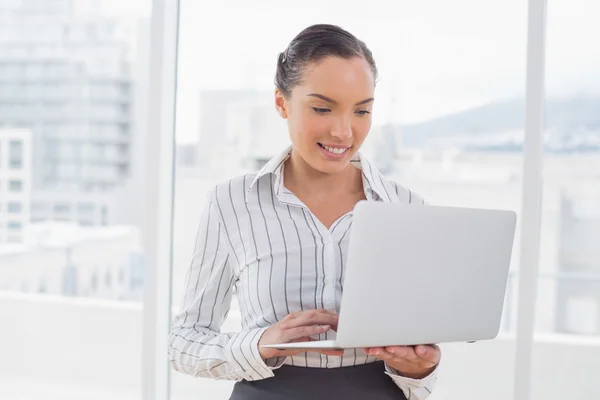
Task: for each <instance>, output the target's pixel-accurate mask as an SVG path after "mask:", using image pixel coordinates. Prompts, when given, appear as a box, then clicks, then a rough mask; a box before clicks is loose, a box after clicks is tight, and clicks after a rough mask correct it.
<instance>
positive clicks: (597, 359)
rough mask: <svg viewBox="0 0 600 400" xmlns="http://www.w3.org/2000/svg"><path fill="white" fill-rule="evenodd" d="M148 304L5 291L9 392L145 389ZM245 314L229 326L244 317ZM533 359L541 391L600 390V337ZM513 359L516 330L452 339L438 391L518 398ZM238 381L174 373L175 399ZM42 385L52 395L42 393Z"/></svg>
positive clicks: (446, 399) (219, 391)
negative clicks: (480, 338)
mask: <svg viewBox="0 0 600 400" xmlns="http://www.w3.org/2000/svg"><path fill="white" fill-rule="evenodd" d="M141 307H142V305H141V303H121V302H119V303H116V302H104V301H102V302H101V301H93V300H82V299H77V300H75V299H63V298H56V297H51V296H31V295H22V294H11V293H6V292H0V326H1V327H2V329H0V354H1V355H2V357H0V398H2V399H4V400H16V399H19V400H21V399H30V398H31V399H33V398H44V399H45V400H52V399H54V398H57V399H61V400H70V399H80V398H93V399H96V398H98V399H99V398H102V397H100V396H101V395H103V396H105V397H104V398H109V397H110V398H111V399H116V400H120V399H123V400H124V399H127V400H133V399H140V398H141V389H140V388H141V360H142V351H143V349H142V346H141V337H142V313H141ZM237 315H238V314H237V312H235V311H234V310H232V312H231V313H230V318H229V320H228V322H227V326H225V327H224V329H225V330H230V329H234V328H235V327H236V326H238V324H239V320H237V319H236V317H237ZM166 348H167V344H166V343H165V357H166ZM534 361H535V362H534V374H533V379H534V384H533V388H534V396H533V399H540V400H541V399H543V400H559V399H560V400H563V399H572V400H592V399H598V398H600V385H598V384H597V382H596V380H597V376H598V372H599V371H600V338H587V339H586V338H581V337H579V338H577V337H566V336H557V335H547V336H538V337H537V340H536V344H535V346H534ZM513 363H514V341H513V340H512V339H511V338H508V337H504V338H499V339H496V340H493V341H489V342H482V343H476V344H452V345H445V346H443V364H442V367H441V370H440V372H441V375H440V379H439V382H438V387H437V389H436V391H435V392H434V396H432V399H433V400H450V399H452V400H458V399H460V400H476V399H477V400H481V399H485V400H506V399H510V398H512V381H513V371H514V366H513ZM231 386H232V382H223V381H209V380H205V379H194V378H191V377H186V376H182V375H181V374H178V373H174V374H173V382H172V387H173V399H174V400H188V399H189V400H191V399H211V400H219V399H227V398H228V395H229V393H230V390H231ZM40 388H43V390H45V393H44V396H43V397H35V396H36V394H35V393H37V392H39V391H40V390H42V389H40ZM16 393H18V394H19V395H18V396H16V395H15V394H16ZM31 393H33V394H31ZM92 394H93V395H94V396H97V397H92ZM78 396H79V397H78ZM107 396H109V397H107Z"/></svg>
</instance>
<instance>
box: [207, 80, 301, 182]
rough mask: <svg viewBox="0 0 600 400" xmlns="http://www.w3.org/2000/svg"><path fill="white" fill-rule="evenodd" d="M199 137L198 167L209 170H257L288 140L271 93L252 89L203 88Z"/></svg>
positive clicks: (284, 123)
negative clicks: (204, 89) (205, 89)
mask: <svg viewBox="0 0 600 400" xmlns="http://www.w3.org/2000/svg"><path fill="white" fill-rule="evenodd" d="M199 140H200V141H199V151H198V160H199V163H200V166H203V167H205V168H208V169H209V170H211V171H222V170H227V169H232V168H233V169H234V170H235V169H236V168H246V169H251V170H252V169H260V166H261V165H260V164H261V163H263V162H265V161H268V160H269V159H270V158H271V157H273V156H274V155H276V154H278V153H279V152H281V151H282V149H284V148H285V146H287V145H288V144H289V142H290V139H289V136H288V129H287V125H286V121H285V120H284V119H282V118H281V117H280V116H279V115H278V114H277V112H276V111H275V98H274V94H273V93H271V92H260V91H254V90H207V91H203V92H202V93H201V94H200V135H199ZM231 172H234V171H231Z"/></svg>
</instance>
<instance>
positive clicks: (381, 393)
mask: <svg viewBox="0 0 600 400" xmlns="http://www.w3.org/2000/svg"><path fill="white" fill-rule="evenodd" d="M273 373H274V374H275V376H274V377H271V378H267V379H262V380H258V381H241V382H237V383H236V384H235V385H234V388H233V393H232V394H231V397H230V400H321V399H323V400H338V399H340V400H359V399H360V400H363V399H364V400H392V399H394V400H406V397H405V396H404V393H403V392H402V389H400V388H399V387H398V386H397V385H396V384H395V383H394V381H393V380H392V378H390V377H389V376H388V375H387V374H386V373H385V367H384V364H383V362H382V361H376V362H372V363H369V364H362V365H357V366H353V367H340V368H331V369H330V368H307V367H293V366H290V365H283V366H282V367H281V368H279V369H276V370H275V371H273Z"/></svg>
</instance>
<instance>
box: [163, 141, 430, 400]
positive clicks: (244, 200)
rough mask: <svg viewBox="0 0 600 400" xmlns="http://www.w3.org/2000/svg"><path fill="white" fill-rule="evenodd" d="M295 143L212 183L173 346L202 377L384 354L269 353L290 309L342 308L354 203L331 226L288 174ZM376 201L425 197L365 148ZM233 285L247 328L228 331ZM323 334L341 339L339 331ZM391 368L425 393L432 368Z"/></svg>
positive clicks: (179, 359) (246, 375)
mask: <svg viewBox="0 0 600 400" xmlns="http://www.w3.org/2000/svg"><path fill="white" fill-rule="evenodd" d="M289 155H290V149H287V150H286V151H285V152H283V153H282V154H281V155H280V156H278V157H275V158H273V159H272V160H271V161H269V162H268V163H267V164H266V165H265V166H264V168H262V170H261V171H259V172H258V173H254V174H248V175H245V176H240V177H236V178H233V179H231V180H229V181H227V182H225V183H222V184H219V185H217V186H216V187H215V188H213V189H212V190H211V191H210V193H209V195H208V199H207V206H206V207H205V210H204V212H203V216H202V218H201V221H200V227H199V230H198V234H197V239H196V245H195V249H194V254H193V257H192V262H191V266H190V268H189V271H188V273H187V278H186V289H185V292H184V299H183V303H182V306H181V309H180V311H179V313H178V314H177V315H176V317H175V318H174V321H173V327H172V332H171V335H170V338H169V342H170V343H169V356H170V360H171V364H172V366H173V368H174V369H175V370H177V371H180V372H183V373H186V374H189V375H192V376H198V377H209V378H214V379H231V380H237V381H240V380H244V379H245V380H249V381H250V380H259V379H266V378H269V377H272V376H274V373H273V370H274V369H277V368H279V367H280V366H281V365H283V364H289V365H295V366H302V367H312V368H338V367H345V366H352V365H357V364H361V363H369V362H374V361H376V360H375V358H373V357H371V356H368V355H366V354H364V353H363V352H362V350H360V349H358V350H356V349H348V350H346V351H345V352H344V354H343V356H341V357H340V356H326V355H323V354H320V353H316V352H305V353H300V354H297V355H295V356H290V357H279V358H274V359H268V360H266V361H263V360H262V359H261V357H260V353H259V351H258V341H259V339H260V337H261V335H262V333H263V332H264V331H265V330H266V329H267V328H268V327H269V326H270V325H272V324H274V323H275V322H277V321H279V320H281V319H282V318H284V317H285V316H286V315H288V314H290V313H292V312H295V311H303V310H311V309H330V310H335V311H336V312H338V313H339V310H340V302H341V298H342V292H343V289H344V271H345V263H346V257H347V254H348V242H349V239H350V234H351V232H352V212H349V213H347V214H345V215H343V216H342V217H340V218H339V219H338V220H337V221H335V222H334V223H333V224H332V225H331V227H330V229H327V228H326V227H325V226H324V225H323V224H322V223H321V222H320V221H319V220H318V219H317V218H316V217H315V216H314V215H313V214H312V213H311V211H310V210H309V209H308V208H307V207H306V206H305V205H304V204H303V203H302V202H301V201H300V200H299V199H298V198H297V197H296V196H295V195H294V194H293V193H292V192H291V191H289V190H288V189H286V187H285V185H284V182H283V169H284V162H285V160H287V158H288V157H289ZM351 162H352V165H353V166H355V167H356V168H359V169H361V170H362V177H363V187H364V190H365V196H366V198H367V200H369V201H385V202H393V203H414V204H418V205H421V204H426V202H425V200H424V199H423V197H421V196H420V195H418V194H417V193H414V192H412V191H410V190H409V189H405V188H404V187H402V186H400V185H398V184H396V183H394V182H392V181H390V180H387V179H386V178H384V177H383V176H382V174H381V173H380V172H379V171H378V170H377V169H376V168H375V167H374V166H373V165H372V164H371V163H369V161H368V160H366V159H365V158H364V157H362V156H361V155H360V154H357V155H356V156H355V158H354V159H353V160H352V161H351ZM234 289H235V291H236V293H237V297H238V301H239V304H240V312H241V316H242V331H241V332H231V333H222V332H221V331H220V328H221V325H222V323H223V321H224V320H225V318H226V316H227V313H228V311H229V308H230V305H231V301H232V296H233V295H234V293H233V292H234ZM319 339H329V340H331V339H335V332H334V331H329V332H327V333H325V334H322V335H321V337H320V338H319ZM386 373H387V374H388V375H389V376H390V377H391V379H393V380H394V382H395V383H396V384H397V385H398V386H399V388H400V389H402V390H403V391H404V393H405V395H406V397H407V398H411V399H419V400H423V399H426V398H427V397H428V396H429V394H430V393H431V390H432V389H433V385H434V383H435V380H436V379H437V376H436V373H435V372H434V373H433V374H431V375H430V376H428V377H426V378H425V379H422V380H415V379H409V378H406V377H402V376H399V375H398V374H396V373H395V372H394V371H393V370H392V369H391V368H390V367H389V366H387V365H386Z"/></svg>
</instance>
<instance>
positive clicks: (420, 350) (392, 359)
mask: <svg viewBox="0 0 600 400" xmlns="http://www.w3.org/2000/svg"><path fill="white" fill-rule="evenodd" d="M363 351H364V352H365V353H366V354H368V355H370V356H373V357H375V358H378V359H380V360H382V361H385V362H386V363H387V365H389V366H390V367H392V368H394V369H395V370H396V371H398V373H399V374H400V375H402V376H405V377H407V378H412V379H423V378H425V377H427V376H428V375H429V374H431V373H432V372H433V371H434V370H435V369H436V367H437V366H438V364H439V362H440V359H441V357H442V352H441V351H440V348H439V347H438V346H436V345H427V346H425V345H419V346H414V347H413V346H388V347H369V348H363Z"/></svg>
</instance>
